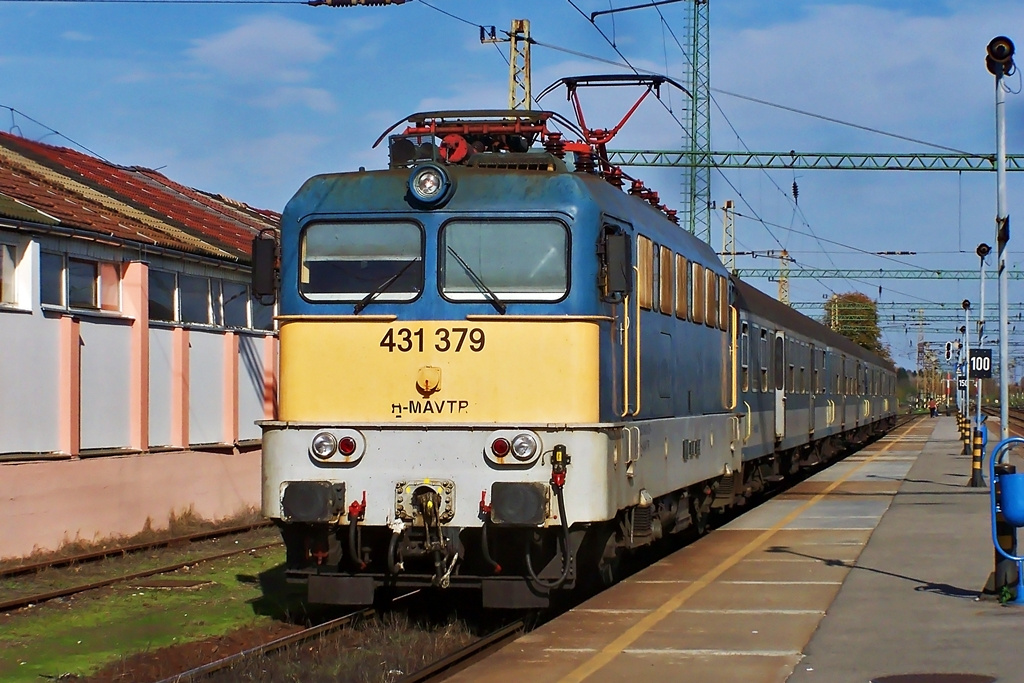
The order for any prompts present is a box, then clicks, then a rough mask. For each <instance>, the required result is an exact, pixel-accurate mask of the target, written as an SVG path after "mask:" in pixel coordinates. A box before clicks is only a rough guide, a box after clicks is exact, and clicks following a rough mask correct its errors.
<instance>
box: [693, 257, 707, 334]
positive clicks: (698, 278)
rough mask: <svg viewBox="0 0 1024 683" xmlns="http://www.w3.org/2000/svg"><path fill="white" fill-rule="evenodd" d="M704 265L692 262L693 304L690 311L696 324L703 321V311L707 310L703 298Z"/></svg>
mask: <svg viewBox="0 0 1024 683" xmlns="http://www.w3.org/2000/svg"><path fill="white" fill-rule="evenodd" d="M704 279H705V278H704V266H702V265H700V264H699V263H694V264H693V304H692V305H691V306H690V311H692V314H693V322H695V323H697V324H698V325H702V324H703V323H704V313H705V312H706V311H707V302H706V301H705V300H704Z"/></svg>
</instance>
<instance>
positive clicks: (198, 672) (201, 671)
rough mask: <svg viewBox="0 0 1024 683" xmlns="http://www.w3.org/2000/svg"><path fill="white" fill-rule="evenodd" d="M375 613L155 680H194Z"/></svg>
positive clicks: (338, 621) (360, 614)
mask: <svg viewBox="0 0 1024 683" xmlns="http://www.w3.org/2000/svg"><path fill="white" fill-rule="evenodd" d="M406 597H407V596H406ZM376 614H377V611H376V610H375V609H373V608H372V607H370V608H366V609H362V610H359V611H358V612H352V613H351V614H346V615H345V616H343V617H338V618H336V619H331V620H330V621H327V622H324V623H323V624H320V625H319V626H311V627H310V628H307V629H304V630H302V631H299V632H297V633H293V634H291V635H288V636H284V637H282V638H278V639H276V640H272V641H270V642H269V643H264V644H262V645H257V646H256V647H251V648H249V649H248V650H243V651H242V652H238V653H235V654H233V655H228V656H227V657H224V658H222V659H218V660H217V661H215V662H210V663H209V664H203V665H202V666H197V667H196V668H194V669H189V670H188V671H183V672H181V673H178V674H174V675H173V676H170V677H168V678H164V679H162V680H160V681H157V683H185V682H186V681H192V680H195V678H196V677H197V676H208V675H210V674H212V673H216V672H218V671H223V670H225V669H229V668H231V667H232V666H234V665H235V664H238V663H240V662H242V661H244V660H245V659H247V658H249V657H261V656H263V655H267V654H270V653H272V652H277V651H278V650H283V649H285V648H287V647H291V646H293V645H301V644H302V643H305V642H307V641H309V640H312V639H313V638H319V637H320V636H324V635H327V634H329V633H333V632H334V631H337V630H339V629H341V628H342V627H343V626H347V625H348V624H350V623H352V622H353V621H355V620H356V619H360V618H371V617H374V616H376Z"/></svg>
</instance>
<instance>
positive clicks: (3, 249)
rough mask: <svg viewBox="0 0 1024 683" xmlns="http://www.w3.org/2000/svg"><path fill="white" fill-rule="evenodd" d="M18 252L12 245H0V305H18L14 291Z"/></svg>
mask: <svg viewBox="0 0 1024 683" xmlns="http://www.w3.org/2000/svg"><path fill="white" fill-rule="evenodd" d="M16 256H17V253H16V250H15V248H14V246H13V245H11V244H0V304H10V305H14V304H16V303H18V299H17V296H16V294H17V292H15V290H14V264H15V263H17V261H16V260H15V257H16Z"/></svg>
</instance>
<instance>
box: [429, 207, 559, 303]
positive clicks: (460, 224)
mask: <svg viewBox="0 0 1024 683" xmlns="http://www.w3.org/2000/svg"><path fill="white" fill-rule="evenodd" d="M438 260H439V261H440V263H441V272H440V274H439V279H440V287H441V294H443V295H444V297H445V298H446V299H449V300H451V301H486V300H488V298H489V297H490V296H493V295H496V296H497V297H498V298H499V299H501V300H502V301H558V300H560V299H562V298H563V297H564V296H565V295H566V294H567V293H568V292H569V231H568V230H567V229H566V227H565V225H564V224H563V223H561V222H559V221H555V220H534V221H528V220H523V221H493V220H457V221H451V222H449V223H447V224H446V225H445V226H444V227H443V228H442V230H441V241H440V247H439V256H438ZM488 290H489V291H488ZM489 292H490V293H489ZM492 293H493V294H492Z"/></svg>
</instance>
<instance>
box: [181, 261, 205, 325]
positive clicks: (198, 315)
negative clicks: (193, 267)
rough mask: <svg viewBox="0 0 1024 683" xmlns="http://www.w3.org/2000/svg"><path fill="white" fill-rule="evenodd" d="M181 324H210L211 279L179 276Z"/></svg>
mask: <svg viewBox="0 0 1024 683" xmlns="http://www.w3.org/2000/svg"><path fill="white" fill-rule="evenodd" d="M178 296H179V297H180V299H179V301H180V302H181V322H183V323H199V324H202V325H209V324H210V278H206V277H198V276H196V275H185V274H181V275H178Z"/></svg>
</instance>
